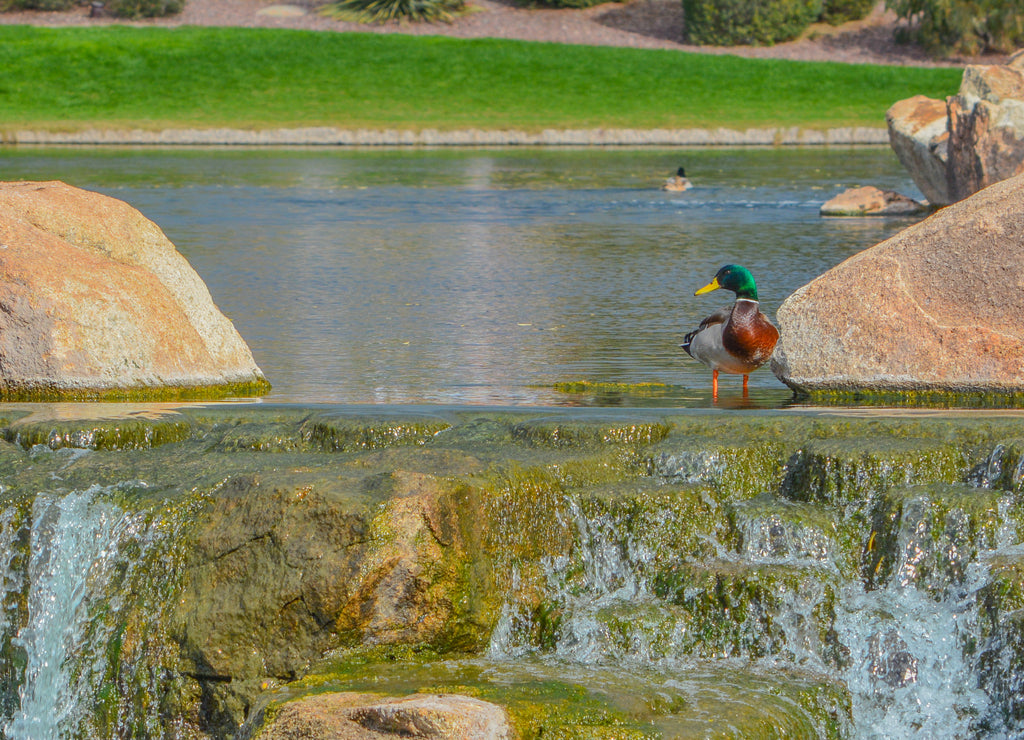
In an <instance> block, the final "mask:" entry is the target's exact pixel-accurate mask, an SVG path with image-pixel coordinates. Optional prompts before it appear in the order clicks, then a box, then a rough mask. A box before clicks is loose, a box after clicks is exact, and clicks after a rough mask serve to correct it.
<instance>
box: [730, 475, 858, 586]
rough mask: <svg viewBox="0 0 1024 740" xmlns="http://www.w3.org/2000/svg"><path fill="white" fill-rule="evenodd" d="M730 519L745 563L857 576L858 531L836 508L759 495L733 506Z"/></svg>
mask: <svg viewBox="0 0 1024 740" xmlns="http://www.w3.org/2000/svg"><path fill="white" fill-rule="evenodd" d="M730 519H731V522H732V526H733V528H734V529H735V531H736V534H737V537H738V539H739V545H738V549H739V552H740V553H741V555H742V556H743V557H744V559H746V560H748V561H751V562H759V563H793V562H804V563H814V564H817V565H820V566H826V567H829V566H830V567H834V568H835V569H836V570H837V571H838V572H840V573H842V574H843V575H844V577H852V576H855V575H856V574H857V571H858V566H859V564H860V560H861V548H862V544H863V543H862V542H861V532H860V530H859V529H858V528H857V527H855V526H852V525H851V524H850V523H849V522H846V521H844V520H843V518H842V517H841V516H840V515H839V513H838V512H837V511H836V510H835V509H832V508H830V507H827V506H823V505H820V504H809V503H800V502H795V501H789V500H787V499H783V498H779V497H777V496H773V495H770V494H764V495H761V496H758V497H757V498H753V499H748V500H746V501H739V502H736V503H734V504H733V505H732V507H731V509H730Z"/></svg>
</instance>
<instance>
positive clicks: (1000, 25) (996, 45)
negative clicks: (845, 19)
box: [886, 0, 1024, 56]
mask: <svg viewBox="0 0 1024 740" xmlns="http://www.w3.org/2000/svg"><path fill="white" fill-rule="evenodd" d="M1020 3H1021V0H886V5H887V6H888V7H889V8H890V9H891V10H893V11H895V13H896V15H897V16H899V17H900V18H902V19H903V20H906V21H908V22H909V25H908V30H907V31H906V32H905V33H906V37H907V39H906V40H910V41H916V42H917V43H919V44H921V46H923V47H924V48H925V49H927V50H928V51H929V52H931V53H932V54H934V55H936V56H945V55H948V54H950V53H954V52H955V53H960V54H978V53H981V52H985V51H997V52H1009V51H1013V50H1014V49H1016V48H1017V47H1019V46H1022V45H1024V13H1022V12H1021V8H1020Z"/></svg>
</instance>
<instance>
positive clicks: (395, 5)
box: [320, 0, 465, 23]
mask: <svg viewBox="0 0 1024 740" xmlns="http://www.w3.org/2000/svg"><path fill="white" fill-rule="evenodd" d="M464 10H465V3H464V2H463V0H337V2H333V3H330V4H328V5H325V6H324V7H322V8H321V9H320V12H321V13H323V14H324V15H327V16H330V17H332V18H338V19H339V20H344V21H358V22H360V23H383V22H384V21H392V20H408V21H450V20H451V19H452V18H453V17H454V16H456V15H458V14H459V13H462V12H463V11H464Z"/></svg>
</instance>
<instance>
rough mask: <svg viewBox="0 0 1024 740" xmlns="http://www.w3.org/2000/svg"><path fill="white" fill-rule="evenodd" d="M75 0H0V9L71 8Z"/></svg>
mask: <svg viewBox="0 0 1024 740" xmlns="http://www.w3.org/2000/svg"><path fill="white" fill-rule="evenodd" d="M75 5H76V0H0V10H71V9H72V8H73V7H75Z"/></svg>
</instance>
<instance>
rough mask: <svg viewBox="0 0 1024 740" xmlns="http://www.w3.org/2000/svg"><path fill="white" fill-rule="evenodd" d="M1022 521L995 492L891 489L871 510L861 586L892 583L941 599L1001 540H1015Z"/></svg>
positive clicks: (946, 487) (958, 487)
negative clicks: (925, 591) (911, 587)
mask: <svg viewBox="0 0 1024 740" xmlns="http://www.w3.org/2000/svg"><path fill="white" fill-rule="evenodd" d="M1021 521H1022V520H1021V511H1020V509H1019V507H1016V506H1015V507H1013V510H1012V512H1011V510H1010V506H1009V503H1008V501H1007V499H1005V497H1004V495H1003V494H1001V493H1000V492H998V491H989V490H985V489H978V488H974V487H971V486H967V485H964V484H943V483H931V484H928V485H920V486H912V487H899V488H893V489H890V490H889V491H887V492H886V493H885V494H884V495H883V496H881V497H880V498H879V499H878V500H877V501H876V503H875V506H874V509H873V512H872V516H871V533H870V535H869V537H868V540H867V546H866V547H865V552H864V579H865V582H866V583H867V584H868V585H870V586H875V585H880V584H883V583H885V582H887V581H890V580H891V581H893V582H895V583H898V584H899V585H901V586H916V587H917V588H921V589H925V590H927V591H928V592H929V593H933V594H935V595H936V597H938V596H941V595H943V594H945V593H946V592H948V591H949V590H950V589H954V588H958V587H959V586H960V585H961V584H962V583H963V582H964V579H965V578H966V576H967V573H966V569H967V567H968V565H969V564H971V563H973V562H976V561H977V560H978V557H979V555H981V554H983V553H987V552H992V551H994V550H995V549H996V548H997V547H998V546H999V542H1000V540H1001V539H1004V540H1011V541H1019V539H1020V534H1019V532H1020V528H1021Z"/></svg>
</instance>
